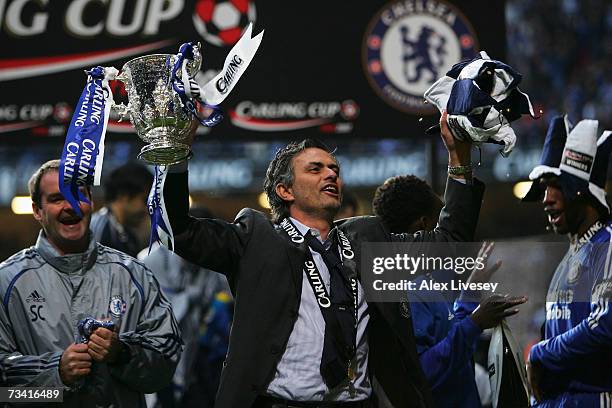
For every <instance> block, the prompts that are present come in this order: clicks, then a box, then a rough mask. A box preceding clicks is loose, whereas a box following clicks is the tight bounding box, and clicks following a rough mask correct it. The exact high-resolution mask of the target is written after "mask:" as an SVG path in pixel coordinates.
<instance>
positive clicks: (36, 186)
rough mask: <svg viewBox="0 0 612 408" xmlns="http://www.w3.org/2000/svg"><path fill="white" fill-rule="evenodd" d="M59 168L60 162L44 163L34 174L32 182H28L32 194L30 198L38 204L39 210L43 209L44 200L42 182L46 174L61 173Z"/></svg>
mask: <svg viewBox="0 0 612 408" xmlns="http://www.w3.org/2000/svg"><path fill="white" fill-rule="evenodd" d="M59 168H60V161H59V160H57V159H55V160H49V161H48V162H45V163H43V164H42V165H41V166H40V167H39V168H38V170H36V171H35V172H34V174H32V177H30V180H29V181H28V190H29V192H30V198H32V202H33V203H34V204H36V206H37V207H38V208H40V207H42V202H41V200H42V198H41V196H40V180H41V179H42V178H43V176H44V175H45V174H47V173H49V172H50V171H57V172H59Z"/></svg>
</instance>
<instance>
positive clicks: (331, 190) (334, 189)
mask: <svg viewBox="0 0 612 408" xmlns="http://www.w3.org/2000/svg"><path fill="white" fill-rule="evenodd" d="M321 191H323V192H324V193H327V194H329V195H332V196H334V197H338V186H336V185H335V184H328V185H326V186H325V187H323V188H322V189H321Z"/></svg>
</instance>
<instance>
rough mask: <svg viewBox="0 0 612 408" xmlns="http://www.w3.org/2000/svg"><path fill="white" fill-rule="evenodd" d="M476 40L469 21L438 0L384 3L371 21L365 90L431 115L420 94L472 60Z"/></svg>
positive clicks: (365, 51) (364, 52)
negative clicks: (367, 86) (463, 63)
mask: <svg viewBox="0 0 612 408" xmlns="http://www.w3.org/2000/svg"><path fill="white" fill-rule="evenodd" d="M478 48H479V45H478V39H477V37H476V34H475V32H474V29H473V28H472V25H471V24H470V22H469V21H468V19H467V18H466V17H465V16H464V15H463V14H462V13H461V12H460V11H459V10H457V9H456V8H455V7H454V6H453V5H451V4H449V3H447V2H445V1H442V0H403V1H394V2H390V3H387V4H386V5H385V6H384V7H383V8H382V9H381V10H380V11H379V12H378V13H377V14H376V15H375V16H374V18H373V19H372V20H371V21H370V24H369V26H368V28H367V30H366V32H365V35H364V41H363V45H362V61H363V69H364V71H365V75H366V77H367V79H368V82H369V83H370V86H371V87H372V88H373V89H374V91H375V92H376V93H377V94H378V96H380V97H381V98H382V99H383V100H384V101H385V102H386V103H388V104H389V105H391V106H393V107H394V108H396V109H398V110H401V111H404V112H410V113H416V114H421V113H423V114H426V113H432V112H433V109H434V108H433V107H432V106H430V105H426V104H424V103H423V93H424V92H425V90H427V88H429V87H430V86H431V85H432V84H433V83H434V82H435V81H436V80H437V79H438V78H439V77H440V76H442V75H444V74H445V73H446V72H447V71H448V70H449V69H450V68H451V67H452V66H453V64H455V63H457V62H459V61H461V60H465V59H471V58H474V57H475V56H476V55H477V53H478Z"/></svg>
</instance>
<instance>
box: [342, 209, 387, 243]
mask: <svg viewBox="0 0 612 408" xmlns="http://www.w3.org/2000/svg"><path fill="white" fill-rule="evenodd" d="M334 224H335V225H336V226H337V227H338V228H340V229H341V230H342V231H344V232H346V233H348V234H359V235H366V236H368V237H369V238H372V239H376V238H380V239H384V237H386V236H387V235H388V232H387V231H386V229H385V227H384V226H383V223H382V221H381V220H380V218H378V217H376V216H374V215H361V216H358V217H351V218H345V219H342V220H338V221H336V222H334Z"/></svg>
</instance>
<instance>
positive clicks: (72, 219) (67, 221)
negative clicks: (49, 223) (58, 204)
mask: <svg viewBox="0 0 612 408" xmlns="http://www.w3.org/2000/svg"><path fill="white" fill-rule="evenodd" d="M59 222H60V223H61V224H64V225H75V224H78V223H79V222H81V219H80V218H79V217H66V218H62V219H60V220H59Z"/></svg>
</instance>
